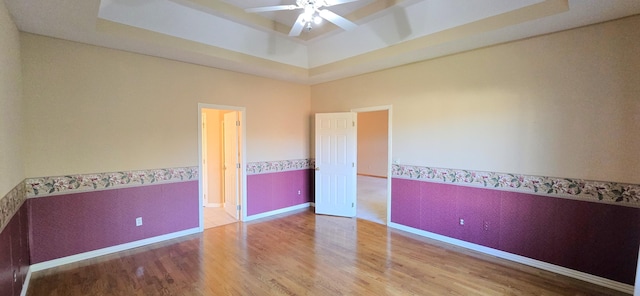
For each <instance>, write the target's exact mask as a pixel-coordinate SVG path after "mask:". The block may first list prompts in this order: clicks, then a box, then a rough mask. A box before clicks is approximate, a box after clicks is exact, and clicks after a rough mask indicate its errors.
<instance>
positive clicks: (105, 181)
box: [24, 166, 198, 198]
mask: <svg viewBox="0 0 640 296" xmlns="http://www.w3.org/2000/svg"><path fill="white" fill-rule="evenodd" d="M190 180H198V167H197V166H195V167H182V168H166V169H150V170H136V171H122V172H110V173H96V174H77V175H66V176H55V177H40V178H28V179H26V180H25V184H24V185H25V191H26V195H27V197H28V198H32V197H41V196H49V195H58V194H67V193H77V192H86V191H93V190H104V189H116V188H123V187H131V186H140V185H150V184H161V183H174V182H183V181H190Z"/></svg>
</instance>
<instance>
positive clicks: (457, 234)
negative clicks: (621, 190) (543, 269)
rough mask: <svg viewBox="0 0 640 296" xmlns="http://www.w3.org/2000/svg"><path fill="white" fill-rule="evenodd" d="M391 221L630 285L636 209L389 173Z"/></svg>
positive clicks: (639, 240)
mask: <svg viewBox="0 0 640 296" xmlns="http://www.w3.org/2000/svg"><path fill="white" fill-rule="evenodd" d="M460 219H464V226H461V225H460ZM391 221H392V222H395V223H399V224H402V225H406V226H410V227H414V228H417V229H421V230H425V231H429V232H433V233H437V234H441V235H445V236H448V237H452V238H456V239H460V240H463V241H467V242H471V243H475V244H479V245H483V246H487V247H490V248H494V249H498V250H502V251H505V252H509V253H512V254H517V255H521V256H525V257H529V258H533V259H536V260H540V261H544V262H548V263H551V264H555V265H559V266H563V267H567V268H570V269H574V270H578V271H582V272H586V273H589V274H593V275H596V276H600V277H604V278H608V279H612V280H615V281H618V282H622V283H626V284H630V285H633V284H634V280H635V271H636V263H637V260H638V245H639V244H640V209H637V208H630V207H623V206H617V205H609V204H600V203H593V202H586V201H577V200H570V199H562V198H553V197H546V196H539V195H533V194H525V193H515V192H506V191H498V190H492V189H484V188H473V187H465V186H456V185H451V184H440V183H431V182H422V181H415V180H405V179H397V178H394V179H393V180H392V202H391Z"/></svg>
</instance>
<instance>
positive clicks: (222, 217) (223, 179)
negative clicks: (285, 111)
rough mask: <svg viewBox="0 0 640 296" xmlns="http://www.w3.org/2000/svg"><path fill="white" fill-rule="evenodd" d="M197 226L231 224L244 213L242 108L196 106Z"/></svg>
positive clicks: (244, 173)
mask: <svg viewBox="0 0 640 296" xmlns="http://www.w3.org/2000/svg"><path fill="white" fill-rule="evenodd" d="M198 111H199V112H198V118H199V125H198V150H199V168H200V170H199V171H200V178H199V183H200V184H199V185H200V229H201V230H204V229H205V228H210V227H215V226H220V225H224V224H229V223H234V222H237V221H238V220H242V219H243V218H244V217H245V216H246V215H244V214H243V213H245V211H244V209H243V206H242V205H243V204H245V202H246V194H245V192H246V177H245V176H246V172H245V168H244V165H242V164H243V161H244V158H245V151H246V150H245V147H244V143H245V142H246V141H245V140H244V135H245V134H246V132H245V131H244V124H243V122H244V116H245V110H244V108H243V107H234V106H220V105H208V104H199V105H198Z"/></svg>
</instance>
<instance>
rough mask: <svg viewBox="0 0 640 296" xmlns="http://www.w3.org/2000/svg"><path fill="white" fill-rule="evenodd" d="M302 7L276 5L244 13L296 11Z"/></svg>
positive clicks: (252, 9) (251, 9) (248, 9)
mask: <svg viewBox="0 0 640 296" xmlns="http://www.w3.org/2000/svg"><path fill="white" fill-rule="evenodd" d="M298 8H300V7H298V6H296V5H275V6H264V7H256V8H247V9H245V10H244V11H246V12H265V11H277V10H294V9H298Z"/></svg>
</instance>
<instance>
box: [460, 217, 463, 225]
mask: <svg viewBox="0 0 640 296" xmlns="http://www.w3.org/2000/svg"><path fill="white" fill-rule="evenodd" d="M460 225H461V226H464V219H462V218H460Z"/></svg>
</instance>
